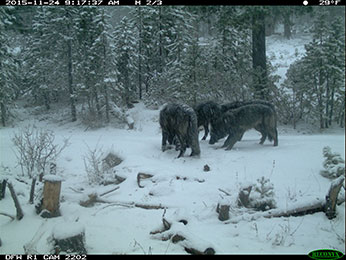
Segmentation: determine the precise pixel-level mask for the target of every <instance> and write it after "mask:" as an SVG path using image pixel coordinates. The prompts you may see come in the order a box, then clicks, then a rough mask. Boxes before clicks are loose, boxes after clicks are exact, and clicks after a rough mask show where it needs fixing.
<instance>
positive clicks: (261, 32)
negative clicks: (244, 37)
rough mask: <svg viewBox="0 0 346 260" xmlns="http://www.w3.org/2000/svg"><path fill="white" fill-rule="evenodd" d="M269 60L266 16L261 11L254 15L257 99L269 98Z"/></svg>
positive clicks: (253, 50)
mask: <svg viewBox="0 0 346 260" xmlns="http://www.w3.org/2000/svg"><path fill="white" fill-rule="evenodd" d="M266 63H267V59H266V47H265V14H264V12H263V11H261V10H256V11H254V13H253V15H252V67H253V70H254V77H253V87H254V90H255V98H257V99H266V96H267V93H266V92H267V91H266V87H267V81H268V79H267V64H266Z"/></svg>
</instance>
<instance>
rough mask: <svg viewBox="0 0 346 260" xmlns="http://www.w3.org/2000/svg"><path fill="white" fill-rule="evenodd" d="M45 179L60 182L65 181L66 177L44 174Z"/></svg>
mask: <svg viewBox="0 0 346 260" xmlns="http://www.w3.org/2000/svg"><path fill="white" fill-rule="evenodd" d="M43 180H45V181H49V182H59V181H64V178H62V177H61V176H57V175H53V174H47V175H44V176H43Z"/></svg>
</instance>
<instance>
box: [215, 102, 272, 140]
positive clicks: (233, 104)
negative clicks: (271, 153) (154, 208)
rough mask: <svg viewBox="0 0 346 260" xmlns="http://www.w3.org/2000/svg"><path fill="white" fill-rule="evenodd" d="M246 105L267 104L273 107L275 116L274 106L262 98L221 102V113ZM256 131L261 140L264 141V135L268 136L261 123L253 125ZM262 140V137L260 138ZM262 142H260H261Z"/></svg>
mask: <svg viewBox="0 0 346 260" xmlns="http://www.w3.org/2000/svg"><path fill="white" fill-rule="evenodd" d="M247 105H264V106H268V107H270V108H271V109H273V111H274V112H275V116H276V111H275V107H274V105H273V104H272V103H270V102H268V101H264V100H256V99H255V100H247V101H235V102H230V103H225V104H222V105H221V113H222V114H223V113H225V112H227V111H228V110H231V109H237V108H240V107H242V106H247ZM254 128H255V129H256V130H257V131H258V132H260V133H261V134H262V138H264V139H263V142H264V141H265V139H266V136H268V133H266V132H265V127H264V126H262V124H259V125H257V126H256V127H254ZM242 137H243V136H242V135H241V136H240V137H239V140H238V141H240V140H241V139H242ZM261 140H262V139H261ZM263 142H262V143H263ZM262 143H261V144H262Z"/></svg>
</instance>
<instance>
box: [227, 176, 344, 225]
mask: <svg viewBox="0 0 346 260" xmlns="http://www.w3.org/2000/svg"><path fill="white" fill-rule="evenodd" d="M344 182H345V177H344V176H340V177H339V178H337V179H336V180H334V181H333V182H332V183H331V185H330V188H329V190H328V193H327V195H326V197H325V200H324V199H322V198H316V199H315V200H314V201H311V202H309V203H306V204H301V203H300V204H298V205H297V204H295V205H292V206H291V207H290V208H288V209H286V210H282V209H273V210H269V211H265V212H256V213H253V214H243V215H242V216H240V217H237V218H232V219H230V220H229V221H226V222H225V223H226V224H228V223H232V224H235V223H238V222H239V221H242V220H245V221H251V220H256V219H258V218H260V217H264V218H279V217H297V216H303V215H307V214H314V213H316V212H324V213H325V214H326V216H327V218H328V219H332V218H334V217H336V205H340V204H341V203H343V202H344V201H345V199H344V198H343V199H342V200H341V201H339V202H338V201H337V198H338V194H339V192H340V189H341V187H342V186H343V184H344Z"/></svg>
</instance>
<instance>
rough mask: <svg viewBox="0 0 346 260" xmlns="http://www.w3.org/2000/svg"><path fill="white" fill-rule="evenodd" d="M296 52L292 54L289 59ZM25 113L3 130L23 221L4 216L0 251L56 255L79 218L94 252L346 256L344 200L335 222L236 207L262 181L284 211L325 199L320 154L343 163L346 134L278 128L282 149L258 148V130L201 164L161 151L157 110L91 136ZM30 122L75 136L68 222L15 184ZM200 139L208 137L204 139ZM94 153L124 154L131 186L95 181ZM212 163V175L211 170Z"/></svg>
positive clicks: (122, 168) (123, 168)
mask: <svg viewBox="0 0 346 260" xmlns="http://www.w3.org/2000/svg"><path fill="white" fill-rule="evenodd" d="M274 40H275V39H273V41H274ZM277 41H278V42H277V43H270V44H271V45H270V46H272V47H273V48H272V49H271V50H269V51H274V49H275V48H276V50H277V54H275V55H276V56H277V57H280V55H281V54H280V53H282V52H283V51H284V50H283V49H286V50H287V49H288V48H287V47H286V46H284V47H283V48H280V49H279V47H278V45H279V44H283V43H282V42H281V41H280V40H279V39H277ZM300 48H301V45H300ZM289 50H292V47H291V48H290V49H289ZM293 50H294V48H293ZM269 55H270V54H269ZM292 55H294V53H291V52H289V53H287V57H292ZM284 59H285V57H284V58H283V59H282V60H284ZM278 60H281V58H278ZM277 63H279V62H277ZM288 65H289V64H288ZM287 68H288V67H287ZM287 68H286V70H287ZM18 113H19V114H21V115H22V117H21V118H22V121H20V122H17V123H16V126H15V127H8V128H1V129H0V165H1V166H2V167H1V169H0V170H1V175H2V176H4V175H7V177H8V178H9V179H10V180H11V181H12V183H13V186H14V188H15V190H16V192H17V194H18V197H19V200H20V202H21V205H22V208H23V211H24V218H23V219H22V220H20V221H18V220H11V219H10V218H8V217H6V216H3V215H0V239H1V241H2V245H1V247H0V254H10V253H17V254H20V253H24V248H23V246H24V245H27V248H28V245H31V250H30V252H31V253H35V252H36V253H41V254H43V253H49V252H50V250H51V245H50V243H49V242H48V241H49V238H50V237H51V235H52V233H53V232H55V233H56V232H57V231H56V230H57V229H59V232H58V233H59V234H60V235H61V233H63V232H61V227H64V226H66V229H70V227H71V226H74V223H76V222H78V230H85V235H86V246H87V250H88V253H90V254H156V253H159V254H180V253H182V254H186V252H185V250H184V247H194V248H195V249H197V250H200V251H204V250H205V249H206V248H208V247H212V248H213V249H214V250H215V251H216V253H217V254H225V253H229V254H241V253H259V254H261V253H269V254H270V253H275V254H276V253H280V254H284V253H299V254H307V253H308V252H310V251H312V250H315V249H320V248H334V249H337V250H340V251H342V252H344V253H345V204H342V205H340V206H338V207H337V216H336V218H334V219H332V220H328V219H327V217H326V216H325V214H324V213H322V212H320V213H315V214H312V215H305V216H300V217H281V218H270V219H269V218H264V217H256V218H251V216H254V215H252V213H253V211H252V210H250V209H245V208H242V207H238V205H237V201H236V200H237V196H238V192H239V189H240V187H242V186H244V185H245V184H247V183H254V182H256V180H257V179H259V178H261V177H262V176H264V177H265V178H268V179H270V182H271V183H272V184H273V186H274V192H275V195H274V198H275V201H276V204H277V208H278V209H280V210H282V211H284V210H286V209H289V208H292V207H295V206H299V205H302V204H305V203H309V202H314V201H315V200H316V199H317V198H318V199H321V200H323V199H324V197H325V195H326V193H327V191H328V189H329V186H330V183H331V180H329V179H326V178H324V177H322V176H321V175H320V174H319V171H320V170H322V169H323V167H322V162H323V156H322V149H323V147H325V146H330V147H331V149H332V151H333V152H338V153H340V154H341V156H342V157H343V158H345V133H344V130H343V129H331V130H328V131H326V132H321V133H318V132H312V133H311V132H298V131H295V130H292V129H290V127H288V126H279V128H278V130H279V146H277V147H274V146H273V144H272V143H270V142H269V141H266V142H265V143H264V145H259V144H258V143H259V139H260V135H259V133H258V132H256V131H254V130H251V131H249V132H247V133H246V134H245V135H244V137H243V140H242V141H241V142H238V143H236V145H235V146H234V148H233V149H232V150H231V151H225V150H223V149H219V148H220V146H221V145H222V142H223V140H220V141H219V142H218V143H217V144H215V145H209V144H208V141H201V142H200V146H201V156H200V157H199V158H191V157H189V156H188V154H189V153H190V150H189V149H188V150H187V152H186V153H185V156H184V157H182V158H179V159H177V158H176V157H177V155H178V152H177V151H175V150H174V149H172V150H168V151H166V152H162V151H161V130H160V127H159V123H158V116H159V110H150V109H147V108H145V106H144V105H143V104H142V103H139V104H136V106H135V107H134V108H133V109H131V110H130V112H129V113H130V116H131V117H132V118H133V120H134V122H135V125H134V129H133V130H128V129H126V128H124V129H117V128H114V127H105V128H101V129H98V130H88V131H84V130H85V127H84V128H83V127H81V125H78V123H65V124H61V123H59V122H57V120H54V121H53V120H51V119H50V118H49V116H47V118H42V117H38V116H34V115H32V114H31V113H29V112H26V113H27V114H24V111H23V109H22V110H20V111H19V112H18ZM50 116H54V114H53V115H50ZM35 118H36V120H35ZM38 118H40V119H41V121H40V120H38ZM34 120H35V121H34ZM29 123H31V124H33V123H35V125H37V126H38V127H40V128H43V129H50V130H53V131H54V133H55V136H56V139H55V142H56V143H61V142H62V141H63V139H64V138H69V142H70V145H69V146H68V147H67V148H66V149H65V150H64V151H63V152H62V154H61V155H60V157H59V159H58V161H57V165H58V175H60V176H61V177H62V178H63V179H64V181H63V182H62V190H61V202H60V211H61V214H62V216H60V217H56V218H50V219H44V218H41V217H40V216H38V215H36V213H35V208H34V206H33V205H30V204H29V203H28V200H29V190H30V183H31V182H30V180H29V179H26V182H27V183H23V182H19V181H17V180H15V177H16V175H17V174H18V175H20V167H15V166H16V157H15V155H14V152H13V149H14V146H13V144H12V141H11V138H12V137H13V134H14V132H16V131H18V129H19V128H20V127H24V126H26V125H28V124H29ZM202 135H203V133H202V132H201V133H200V138H201V137H202ZM88 147H89V148H90V149H94V148H95V147H99V148H102V150H103V151H113V152H114V153H116V154H117V155H119V156H120V157H121V158H122V159H123V160H124V161H123V162H122V163H121V164H119V165H118V166H116V167H115V169H116V174H117V175H119V176H121V177H124V178H126V180H125V181H124V182H122V183H120V184H119V185H108V186H101V185H100V186H97V185H90V184H89V183H88V178H87V174H86V171H85V168H84V162H83V157H84V156H85V155H86V154H87V151H88ZM205 165H208V166H209V167H210V171H204V166H205ZM140 172H141V173H147V174H151V175H153V177H152V178H149V179H145V180H142V181H141V185H142V186H143V188H140V187H139V186H138V184H137V174H138V173H140ZM24 179H25V178H24ZM116 186H119V189H117V190H116V191H113V192H111V193H109V194H107V195H105V196H102V199H104V200H105V201H107V202H109V203H96V204H95V205H94V206H93V207H82V206H80V205H79V202H80V201H81V200H85V199H87V198H88V194H91V193H93V192H96V193H97V194H102V193H105V192H107V191H110V190H112V189H114V188H115V187H116ZM221 200H222V201H228V203H229V204H230V220H229V221H225V222H221V221H220V220H218V213H217V212H216V207H217V204H218V202H220V201H221ZM134 203H137V204H144V205H161V206H163V207H166V209H165V210H164V209H143V208H139V207H135V206H134ZM0 212H5V213H8V214H11V215H15V212H16V211H15V207H14V204H13V201H12V199H11V196H10V193H9V191H8V190H7V192H6V197H5V199H3V200H1V201H0ZM163 217H164V218H165V219H166V220H167V221H168V222H169V223H171V228H170V230H168V231H166V232H163V233H157V232H155V231H158V230H160V229H163V224H162V218H163ZM181 220H185V221H181ZM183 222H184V223H183ZM186 223H187V224H186ZM76 225H77V224H76ZM152 233H156V234H152ZM168 234H180V235H181V236H183V237H185V238H186V239H185V240H183V241H180V242H178V243H173V242H172V241H171V240H167V241H163V240H162V238H164V237H165V236H167V235H168Z"/></svg>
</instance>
